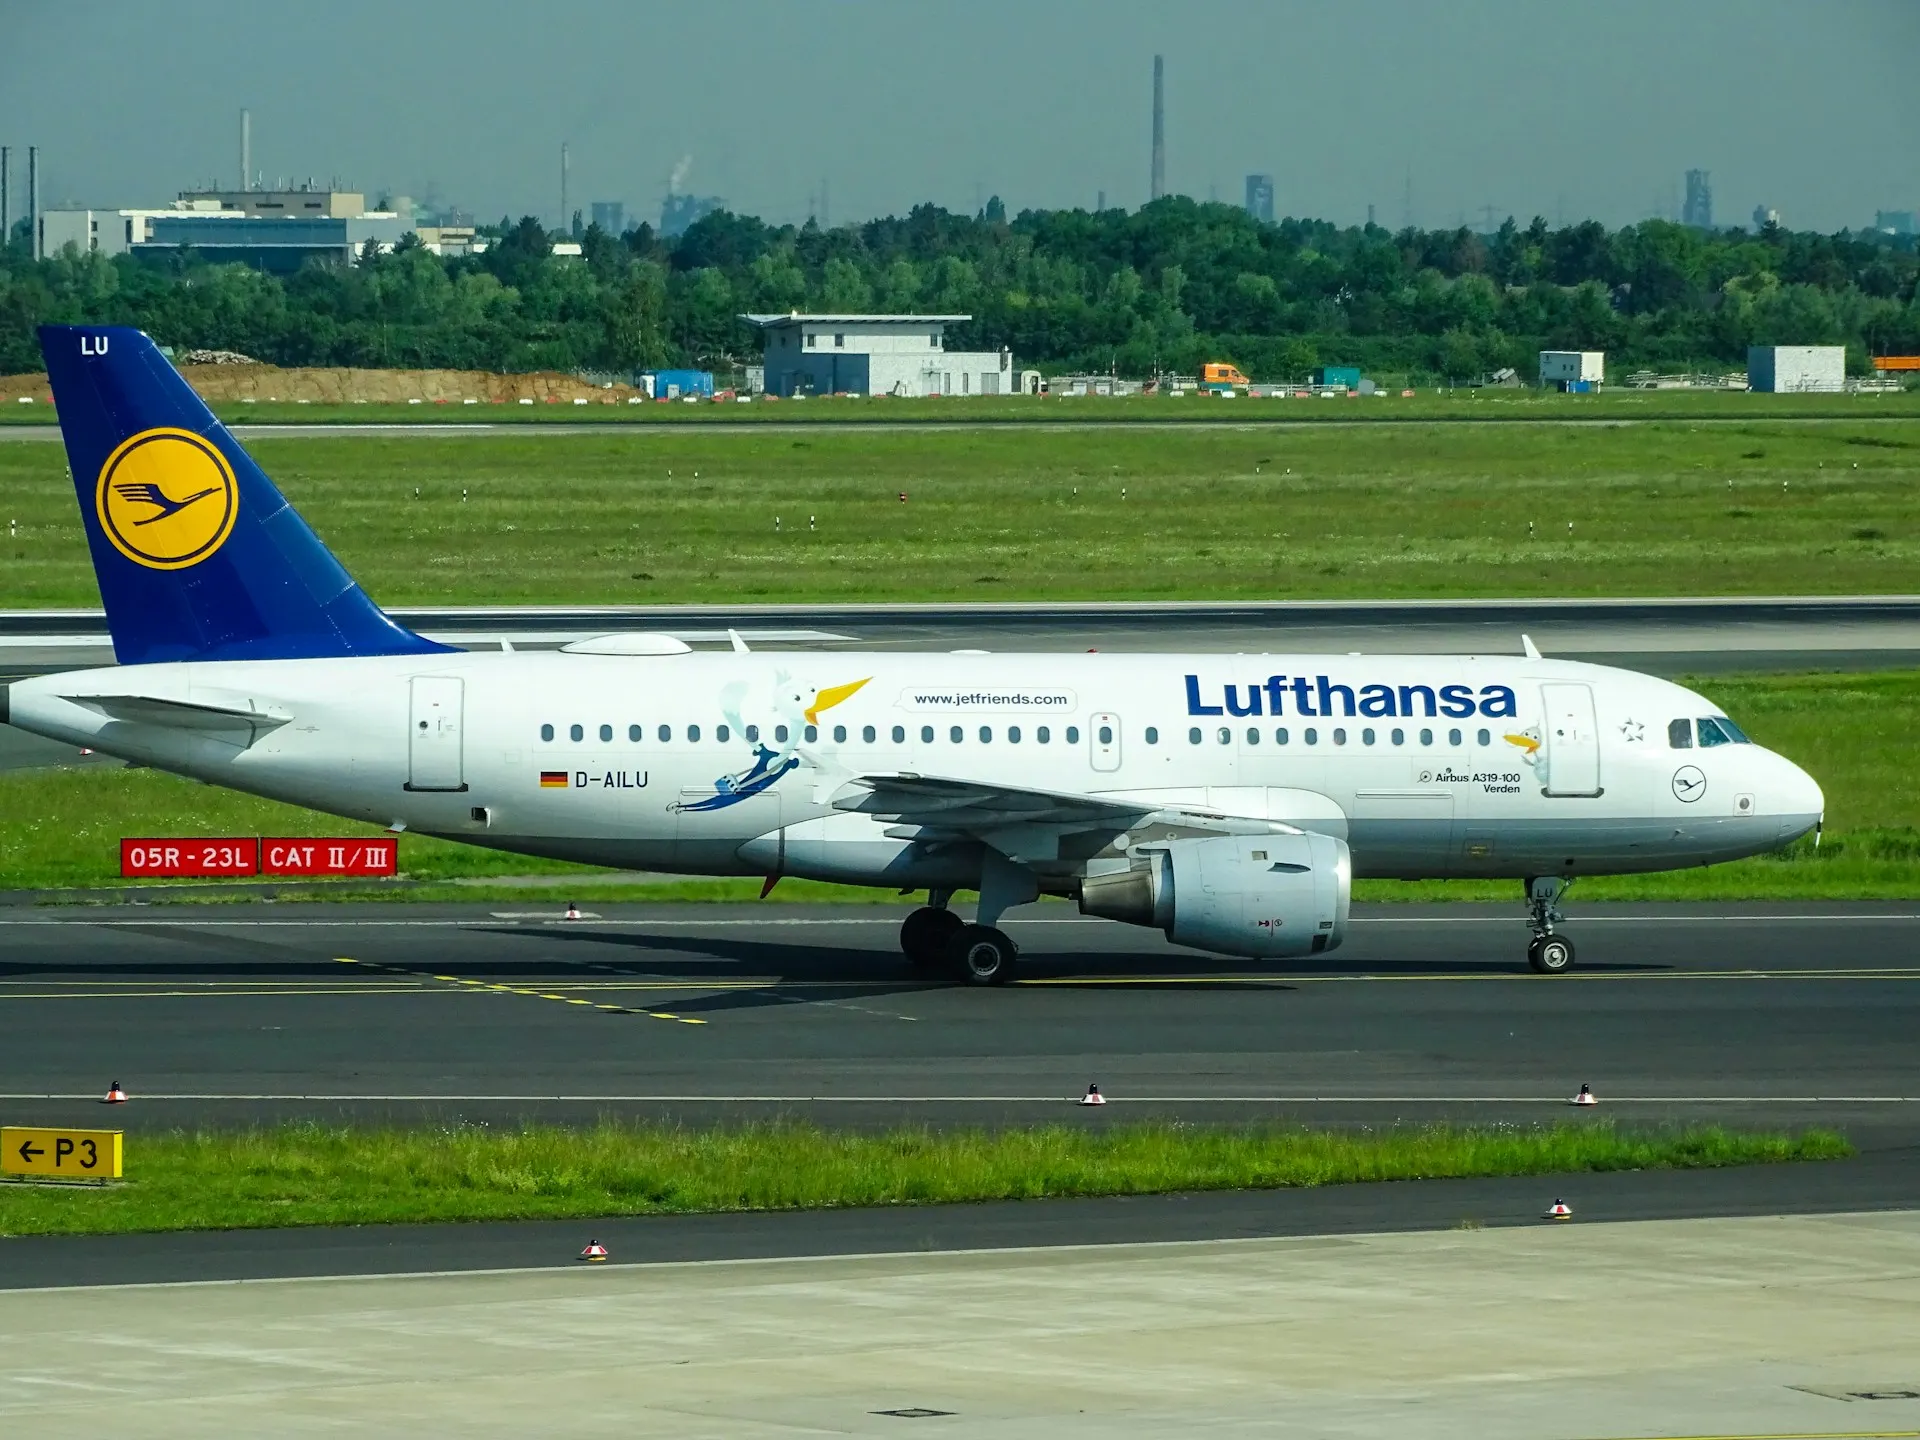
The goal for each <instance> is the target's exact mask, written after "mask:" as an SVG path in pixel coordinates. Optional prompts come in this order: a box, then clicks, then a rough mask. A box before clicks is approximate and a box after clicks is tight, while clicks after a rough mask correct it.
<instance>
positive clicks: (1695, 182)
mask: <svg viewBox="0 0 1920 1440" xmlns="http://www.w3.org/2000/svg"><path fill="white" fill-rule="evenodd" d="M1680 223H1681V224H1682V225H1693V226H1697V227H1698V228H1700V229H1702V230H1711V229H1712V228H1713V186H1712V184H1711V183H1709V177H1708V175H1707V172H1706V171H1704V170H1689V171H1687V199H1686V203H1685V204H1684V205H1682V206H1681V207H1680Z"/></svg>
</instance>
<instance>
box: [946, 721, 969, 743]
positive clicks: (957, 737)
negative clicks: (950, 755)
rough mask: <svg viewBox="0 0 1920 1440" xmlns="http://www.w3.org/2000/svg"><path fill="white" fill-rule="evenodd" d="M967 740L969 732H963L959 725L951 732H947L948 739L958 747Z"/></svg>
mask: <svg viewBox="0 0 1920 1440" xmlns="http://www.w3.org/2000/svg"><path fill="white" fill-rule="evenodd" d="M966 738H967V732H966V731H964V730H962V729H961V728H960V727H959V726H958V725H956V726H954V727H953V728H952V729H951V730H949V731H948V732H947V739H949V740H951V741H952V742H953V743H954V744H956V745H958V744H959V743H960V742H961V741H962V740H964V739H966Z"/></svg>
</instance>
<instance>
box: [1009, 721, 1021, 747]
mask: <svg viewBox="0 0 1920 1440" xmlns="http://www.w3.org/2000/svg"><path fill="white" fill-rule="evenodd" d="M1007 743H1008V744H1009V745H1018V744H1019V743H1020V727H1019V726H1018V725H1009V726H1007Z"/></svg>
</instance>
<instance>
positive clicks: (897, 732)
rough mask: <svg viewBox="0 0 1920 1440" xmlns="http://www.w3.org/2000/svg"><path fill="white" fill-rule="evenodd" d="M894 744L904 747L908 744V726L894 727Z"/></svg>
mask: <svg viewBox="0 0 1920 1440" xmlns="http://www.w3.org/2000/svg"><path fill="white" fill-rule="evenodd" d="M893 743H894V744H896V745H904V744H906V743H907V727H906V726H904V725H896V726H894V727H893Z"/></svg>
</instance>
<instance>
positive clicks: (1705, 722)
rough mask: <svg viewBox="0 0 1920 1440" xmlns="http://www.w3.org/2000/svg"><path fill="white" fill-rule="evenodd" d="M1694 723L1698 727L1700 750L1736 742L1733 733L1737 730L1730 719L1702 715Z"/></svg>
mask: <svg viewBox="0 0 1920 1440" xmlns="http://www.w3.org/2000/svg"><path fill="white" fill-rule="evenodd" d="M1694 723H1696V724H1697V725H1699V727H1700V748H1701V749H1702V750H1706V749H1710V748H1711V747H1713V746H1715V745H1733V744H1736V743H1738V742H1736V741H1735V739H1734V735H1735V734H1737V733H1738V732H1737V731H1735V730H1734V729H1733V722H1732V721H1731V720H1726V719H1723V718H1721V717H1720V716H1717V715H1702V716H1701V717H1700V718H1699V720H1697V721H1696V722H1694ZM1742 738H1744V737H1742Z"/></svg>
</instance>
